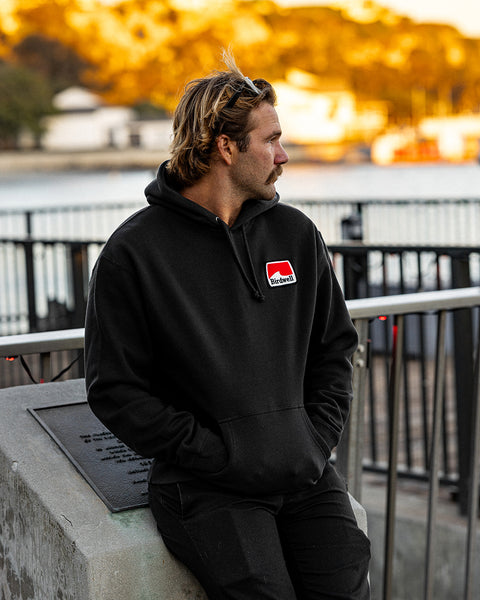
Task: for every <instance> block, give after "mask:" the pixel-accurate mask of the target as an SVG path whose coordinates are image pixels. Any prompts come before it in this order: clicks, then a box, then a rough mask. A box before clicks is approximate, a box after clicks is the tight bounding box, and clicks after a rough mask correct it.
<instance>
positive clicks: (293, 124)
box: [273, 69, 388, 144]
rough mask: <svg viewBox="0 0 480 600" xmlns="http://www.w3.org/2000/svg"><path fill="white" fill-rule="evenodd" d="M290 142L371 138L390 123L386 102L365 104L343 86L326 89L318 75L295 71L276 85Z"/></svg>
mask: <svg viewBox="0 0 480 600" xmlns="http://www.w3.org/2000/svg"><path fill="white" fill-rule="evenodd" d="M273 87H274V88H275V91H276V92H277V97H278V106H277V111H278V114H279V118H280V123H281V124H282V131H283V134H284V139H285V141H286V142H291V143H294V144H338V143H341V142H343V141H346V140H351V139H362V138H363V139H369V138H371V137H373V136H374V135H375V134H376V133H378V132H379V131H381V130H382V129H383V128H384V127H385V126H386V124H387V119H388V113H387V107H386V105H385V104H384V103H382V102H369V103H365V104H361V103H359V102H358V101H357V99H356V97H355V94H353V93H352V92H351V91H349V90H347V89H345V88H344V87H343V86H337V87H336V89H334V87H333V86H330V87H326V86H325V85H324V84H323V83H322V81H321V80H320V79H319V78H317V77H316V76H315V75H311V74H310V73H306V72H304V71H301V70H299V69H292V70H290V71H289V73H288V74H287V79H286V80H285V81H277V82H275V83H274V84H273Z"/></svg>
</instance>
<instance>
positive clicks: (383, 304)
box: [0, 287, 480, 357]
mask: <svg viewBox="0 0 480 600" xmlns="http://www.w3.org/2000/svg"><path fill="white" fill-rule="evenodd" d="M475 306H480V287H473V288H461V289H453V290H441V291H434V292H417V293H414V294H398V295H396V296H381V297H375V298H362V299H358V300H347V307H348V310H349V312H350V316H351V318H352V319H354V320H355V319H371V318H375V317H378V316H388V315H401V314H408V313H421V312H429V311H437V310H455V309H457V308H469V307H475ZM83 335H84V330H83V328H79V329H62V330H59V331H44V332H39V333H24V334H19V335H8V336H4V337H0V357H5V356H16V355H18V354H36V353H39V352H49V351H52V352H53V351H57V350H74V349H77V348H81V347H82V346H83Z"/></svg>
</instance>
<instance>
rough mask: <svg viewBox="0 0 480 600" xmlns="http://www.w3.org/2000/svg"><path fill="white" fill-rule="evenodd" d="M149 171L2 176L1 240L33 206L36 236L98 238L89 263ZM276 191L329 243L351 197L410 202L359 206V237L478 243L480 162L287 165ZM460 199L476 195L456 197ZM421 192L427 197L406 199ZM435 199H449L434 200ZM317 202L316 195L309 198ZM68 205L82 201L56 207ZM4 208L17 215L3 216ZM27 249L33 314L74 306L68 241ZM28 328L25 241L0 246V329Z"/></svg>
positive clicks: (136, 204) (16, 233)
mask: <svg viewBox="0 0 480 600" xmlns="http://www.w3.org/2000/svg"><path fill="white" fill-rule="evenodd" d="M153 176H154V172H153V171H151V170H136V171H129V170H125V171H119V170H111V171H102V172H100V171H98V172H84V171H81V172H59V173H51V172H48V173H28V174H24V175H18V174H8V173H3V174H0V238H10V239H12V238H13V239H14V238H20V239H22V238H23V237H25V235H26V220H25V217H24V215H23V212H22V211H27V210H28V211H33V213H34V214H35V216H34V218H33V219H32V233H33V235H34V237H35V238H36V239H44V240H61V239H63V240H76V239H82V240H90V241H92V240H95V241H98V242H100V243H99V244H98V245H93V244H92V245H90V246H89V260H88V262H89V265H90V267H91V266H92V265H93V263H94V260H95V258H96V255H97V254H98V251H99V249H100V247H101V243H102V242H103V241H104V240H105V239H106V238H107V237H108V236H109V234H110V233H111V232H112V231H113V229H114V228H115V227H116V226H117V225H118V224H119V223H120V222H122V221H123V220H124V219H125V218H126V217H127V216H128V215H129V214H131V213H132V212H134V210H136V209H137V208H140V207H142V206H145V197H144V193H143V190H144V189H145V187H146V185H147V184H148V183H149V182H150V180H151V179H152V178H153ZM277 189H278V191H279V193H280V195H281V198H282V200H284V201H287V202H291V203H293V204H296V205H297V206H298V207H299V208H301V209H302V210H304V211H305V212H306V213H307V214H308V215H309V216H310V217H311V218H312V219H313V220H314V221H315V223H316V224H317V226H318V227H319V229H320V230H321V231H322V233H323V235H324V238H325V240H326V242H327V244H328V245H332V244H335V243H339V242H341V240H342V230H341V222H342V219H344V218H345V217H348V216H349V215H351V214H352V212H354V211H355V210H356V201H358V200H373V201H379V200H388V199H389V200H405V201H407V202H404V203H401V204H396V205H391V204H382V203H380V202H376V203H373V204H369V205H368V206H364V208H363V211H362V220H363V240H364V242H365V243H370V244H378V245H387V244H392V245H395V244H397V245H405V244H412V245H425V244H431V245H433V246H435V245H437V246H438V245H448V244H450V245H471V246H477V247H478V246H480V233H479V225H480V165H477V164H473V163H472V164H462V165H428V166H426V165H405V166H403V165H402V166H391V167H378V166H375V165H371V164H361V165H328V166H326V165H315V164H291V165H287V166H286V168H285V171H284V175H283V176H282V177H281V178H280V180H279V181H278V183H277ZM466 198H470V199H475V201H471V202H461V201H460V200H461V199H466ZM420 199H423V200H425V199H427V200H432V202H431V203H424V204H423V205H419V204H418V203H417V204H411V203H410V201H414V200H420ZM440 199H450V200H451V201H452V202H443V203H442V202H438V200H440ZM318 200H320V201H322V202H314V201H318ZM433 200H435V202H433ZM327 201H328V202H327ZM119 202H123V203H125V202H128V206H123V207H116V206H115V205H116V204H118V203H119ZM98 205H101V207H100V208H99V207H98ZM74 206H76V207H79V206H81V207H82V208H81V209H79V208H76V209H75V210H72V211H69V212H65V211H63V210H59V209H60V208H63V207H74ZM52 209H53V210H52ZM55 209H58V210H57V211H56V212H55ZM2 211H10V212H12V211H13V212H14V213H16V214H9V215H5V214H3V215H2ZM42 211H44V212H42ZM33 253H34V255H33V261H34V266H35V284H36V289H37V301H36V309H37V314H38V315H39V316H40V317H43V316H45V315H46V314H47V312H48V300H49V299H55V300H56V301H57V302H59V303H61V304H64V305H66V306H67V307H68V308H71V307H72V306H73V305H72V302H73V299H72V290H71V281H70V279H71V277H70V274H69V273H70V271H69V269H70V262H69V261H70V258H69V254H68V248H67V247H66V246H65V245H64V244H61V243H60V244H56V243H51V244H40V243H39V244H34V245H33ZM407 254H408V253H407ZM427 259H428V260H430V262H431V264H428V265H424V267H422V268H423V269H424V271H425V275H424V277H425V281H430V279H432V278H435V277H436V276H437V271H436V263H435V260H434V259H435V256H433V255H432V257H429V256H427V258H426V260H427ZM392 260H393V259H392ZM404 260H405V273H406V277H408V274H409V272H410V270H411V271H412V273H415V272H416V264H412V265H411V269H410V265H409V261H414V262H415V261H416V258H415V255H414V254H413V253H412V256H411V257H410V256H406V257H404ZM393 262H394V263H395V264H392V265H391V266H389V272H390V273H391V274H392V277H393V276H395V277H396V275H397V271H398V269H399V266H398V265H397V264H396V262H395V261H393ZM470 262H471V268H472V273H473V274H474V276H475V280H476V281H478V280H479V278H480V275H479V273H480V254H479V253H478V252H476V253H474V254H473V258H472V259H471V261H470ZM370 267H371V270H372V275H371V277H372V281H374V280H375V277H377V275H378V277H380V276H381V273H382V268H381V261H380V259H379V261H378V265H376V268H375V264H372V265H370ZM375 281H376V280H375ZM432 281H433V279H432ZM26 331H28V320H27V295H26V273H25V258H24V256H23V254H22V252H21V247H18V248H17V246H16V245H15V244H12V243H10V244H3V245H0V335H2V334H10V333H23V332H26Z"/></svg>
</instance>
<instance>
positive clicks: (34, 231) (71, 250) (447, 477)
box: [0, 203, 480, 510]
mask: <svg viewBox="0 0 480 600" xmlns="http://www.w3.org/2000/svg"><path fill="white" fill-rule="evenodd" d="M318 204H322V203H317V204H315V210H317V209H318V210H320V209H321V207H320V208H319V207H318ZM335 204H336V206H335V207H330V208H329V207H326V208H325V207H324V208H325V210H327V209H328V210H335V211H336V212H335V219H336V220H337V221H338V219H340V223H338V222H337V225H338V226H339V227H340V229H341V230H342V235H343V237H344V238H347V239H348V240H349V241H345V243H342V244H329V249H330V252H331V256H332V261H333V264H334V267H335V270H336V273H337V276H338V278H339V280H340V283H341V285H342V286H343V289H344V293H345V296H346V298H347V299H353V298H366V297H375V296H387V295H392V294H402V293H410V292H421V291H431V290H442V289H452V288H460V287H469V286H472V285H479V283H480V246H474V245H468V246H467V245H465V246H459V245H453V244H452V245H444V246H433V245H413V244H409V245H399V244H391V245H387V244H375V245H374V244H367V243H365V242H364V241H362V239H363V238H364V227H365V221H364V216H365V213H366V212H367V211H368V210H370V209H369V208H367V207H366V206H363V207H362V208H361V211H359V207H358V206H357V205H356V204H354V203H353V204H348V203H343V205H342V206H339V205H338V203H335ZM117 208H118V211H117V212H116V213H115V215H114V216H113V213H110V212H109V210H108V208H105V207H104V208H102V211H103V210H104V209H105V214H103V213H91V214H90V213H88V214H89V215H90V216H89V217H88V218H87V217H85V213H84V212H81V215H83V216H80V213H78V214H77V213H75V211H73V212H72V211H71V210H68V211H65V214H63V213H62V211H56V212H58V215H57V216H55V219H57V218H58V219H60V221H59V222H58V223H57V225H55V226H52V228H51V230H49V231H50V232H51V236H49V235H46V236H45V238H43V239H40V238H39V235H38V234H39V232H40V225H39V224H40V223H41V221H39V220H38V219H40V218H41V219H45V218H47V217H46V213H45V214H43V213H42V214H40V215H25V214H24V215H23V216H22V217H21V218H20V217H19V220H18V223H17V225H18V226H20V224H21V223H22V224H23V225H22V227H24V228H25V229H24V233H25V235H21V234H19V235H18V237H11V236H6V237H4V238H3V239H0V335H11V334H17V333H27V332H36V331H45V330H53V329H70V328H76V327H82V326H83V321H84V312H85V302H86V296H87V289H88V279H89V275H90V272H91V269H92V268H93V264H94V262H95V260H96V258H97V256H98V254H99V252H100V250H101V248H102V246H103V243H104V239H105V238H106V237H107V236H108V231H107V230H110V231H111V230H112V229H113V228H114V227H115V225H116V224H118V223H119V222H120V221H121V220H123V219H124V218H126V216H128V214H130V213H131V212H132V210H133V209H134V208H138V205H133V204H132V205H128V206H125V205H118V207H117ZM340 209H341V213H338V211H339V210H340ZM400 209H401V210H403V204H401V205H400ZM82 210H83V208H82ZM312 210H313V209H312ZM382 210H383V209H382ZM472 210H477V205H476V204H475V205H471V203H469V204H468V211H469V212H468V214H469V215H470V214H471V211H472ZM352 211H353V212H352ZM410 211H411V208H410ZM306 212H307V211H306ZM359 212H361V214H360V217H359ZM349 213H350V216H348V214H349ZM75 214H76V216H77V219H76V222H77V225H78V230H77V231H76V235H73V234H72V239H69V240H65V239H63V238H64V235H65V233H64V231H63V230H64V228H65V231H67V232H68V234H69V235H70V233H71V228H74V227H75V218H74V217H72V215H75ZM346 215H347V216H346ZM17 216H18V215H17ZM310 216H314V215H313V214H311V215H310ZM65 218H68V220H69V222H70V221H71V224H70V225H68V227H67V225H66V224H65V222H63V221H62V219H65ZM325 218H326V217H325V215H324V216H323V217H322V220H323V222H324V223H325V221H324V219H325ZM72 219H73V220H72ZM83 221H85V223H84V226H80V225H81V222H83ZM478 222H480V220H479V221H477V223H478ZM457 225H458V223H457ZM319 226H320V228H321V229H322V230H324V228H322V223H319ZM85 227H86V228H87V230H89V231H90V233H92V234H95V237H94V239H92V237H90V239H86V238H85V235H84V233H83V234H81V230H82V229H84V228H85ZM59 228H60V229H62V233H63V235H62V236H61V237H60V236H59V235H58V230H59ZM99 228H100V229H101V230H102V232H103V233H102V235H99V234H98V231H99V230H100V229H99ZM41 229H42V230H45V228H44V227H43V226H42V227H41ZM55 232H57V237H56V238H55V237H53V233H55ZM97 234H98V237H97ZM75 238H78V239H75ZM326 239H327V242H328V238H326ZM449 319H450V322H449V324H448V332H447V354H448V356H447V361H446V365H447V366H446V373H445V377H446V381H447V385H446V387H445V401H444V410H443V415H442V445H443V446H442V447H443V463H442V471H443V476H442V480H443V482H444V483H446V484H449V485H451V486H453V489H455V490H457V491H458V489H459V485H458V484H459V482H462V481H463V470H464V468H466V467H465V465H468V464H469V463H468V456H469V445H470V436H469V427H470V423H469V422H468V417H467V416H466V415H469V414H471V412H470V408H471V399H472V376H471V375H472V372H473V371H472V370H473V366H472V365H473V341H472V340H473V333H472V332H473V330H474V328H475V327H476V326H477V325H476V324H477V322H478V319H479V317H478V311H477V312H476V311H475V310H458V311H454V313H453V314H452V315H451V316H449ZM393 327H394V326H393V323H392V322H391V320H390V318H382V315H378V318H376V319H372V320H371V322H370V332H369V338H370V369H369V380H368V391H367V411H366V423H365V441H366V445H365V467H366V468H368V469H372V470H376V471H384V470H386V468H387V463H388V456H387V449H388V419H389V407H388V385H389V368H390V364H389V363H390V357H391V348H392V337H393ZM404 336H405V339H404V360H403V373H402V375H403V388H402V391H401V407H402V422H403V426H402V431H401V444H400V447H401V460H400V461H399V473H400V474H401V475H405V476H408V477H414V478H420V479H422V478H427V476H428V468H429V445H430V437H429V436H430V433H429V432H430V431H431V425H430V420H431V402H432V390H431V386H430V385H429V384H428V381H429V380H431V373H432V372H433V369H434V362H435V343H436V315H434V314H432V315H428V314H427V315H425V314H423V315H409V316H407V317H406V321H405V328H404ZM12 358H13V357H12ZM77 359H78V360H77ZM30 361H31V363H30ZM75 361H76V362H75ZM71 363H74V364H73V365H72V366H71V368H70V369H69V370H68V371H67V372H66V373H65V374H64V375H63V376H62V378H68V377H79V376H82V374H83V371H82V361H81V359H80V358H79V356H78V353H77V354H76V353H71V352H70V353H63V354H59V355H58V356H57V357H55V358H54V361H53V364H52V365H51V369H50V371H51V372H52V373H55V374H57V375H58V374H61V372H62V371H63V369H64V368H66V367H67V366H69V365H70V364H71ZM28 371H30V373H29V372H28ZM42 379H43V374H42V361H41V357H38V360H37V359H36V358H35V359H34V358H31V359H29V364H28V365H27V368H26V367H25V364H22V362H21V360H20V357H18V358H15V360H10V361H2V363H1V365H0V387H7V386H11V385H21V384H26V383H31V382H32V380H35V381H41V380H42ZM462 485H463V484H462ZM462 485H460V492H459V493H460V504H461V506H462V510H464V509H466V508H465V506H464V502H466V490H465V489H463V490H462Z"/></svg>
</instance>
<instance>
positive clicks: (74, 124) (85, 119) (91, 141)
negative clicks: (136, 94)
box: [42, 87, 134, 151]
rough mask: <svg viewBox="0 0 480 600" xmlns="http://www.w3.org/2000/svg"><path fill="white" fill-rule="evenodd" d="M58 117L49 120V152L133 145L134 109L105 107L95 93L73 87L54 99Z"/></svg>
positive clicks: (46, 140) (44, 143) (45, 144)
mask: <svg viewBox="0 0 480 600" xmlns="http://www.w3.org/2000/svg"><path fill="white" fill-rule="evenodd" d="M53 104H54V107H55V108H56V109H57V110H58V111H59V112H58V114H56V115H52V116H49V117H46V118H45V121H44V125H45V128H46V132H45V134H44V136H43V138H42V147H43V148H44V149H45V150H54V151H55V150H58V151H68V150H93V149H101V148H108V147H115V148H125V147H127V146H129V145H130V137H129V127H128V124H129V122H130V121H131V120H132V119H133V118H134V112H133V110H132V109H129V108H126V107H121V106H105V105H104V104H103V102H102V100H101V98H100V97H99V96H97V95H96V94H93V93H92V92H90V91H88V90H86V89H83V88H79V87H71V88H68V89H66V90H64V91H63V92H60V93H59V94H57V95H56V96H55V97H54V100H53Z"/></svg>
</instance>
